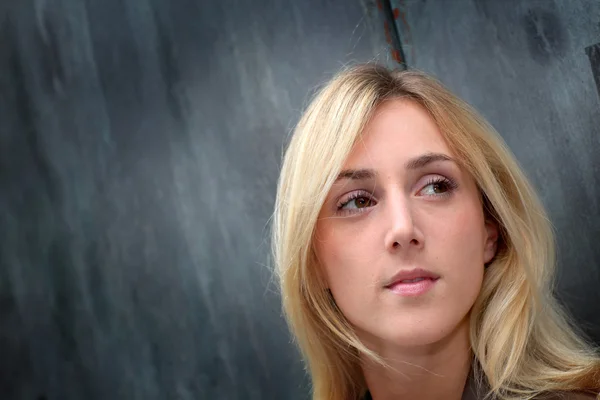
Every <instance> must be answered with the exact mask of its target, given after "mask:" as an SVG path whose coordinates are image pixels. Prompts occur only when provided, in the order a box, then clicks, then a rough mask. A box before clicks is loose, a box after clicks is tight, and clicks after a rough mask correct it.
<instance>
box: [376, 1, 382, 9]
mask: <svg viewBox="0 0 600 400" xmlns="http://www.w3.org/2000/svg"><path fill="white" fill-rule="evenodd" d="M377 8H379V9H380V10H383V4H381V0H377Z"/></svg>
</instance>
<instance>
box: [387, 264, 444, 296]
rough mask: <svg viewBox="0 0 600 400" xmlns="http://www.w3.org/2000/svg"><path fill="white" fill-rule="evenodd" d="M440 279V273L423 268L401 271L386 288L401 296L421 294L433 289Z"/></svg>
mask: <svg viewBox="0 0 600 400" xmlns="http://www.w3.org/2000/svg"><path fill="white" fill-rule="evenodd" d="M439 279H440V276H439V275H437V274H434V273H432V272H430V271H426V270H422V269H414V270H410V271H400V272H399V273H397V274H396V275H394V277H393V278H392V279H391V281H390V283H389V284H388V285H386V286H385V288H386V289H388V290H390V291H392V292H393V293H395V294H398V295H400V296H408V297H412V296H419V295H422V294H425V293H427V292H428V291H429V290H431V289H432V288H433V287H434V286H435V284H436V282H437V281H438V280H439Z"/></svg>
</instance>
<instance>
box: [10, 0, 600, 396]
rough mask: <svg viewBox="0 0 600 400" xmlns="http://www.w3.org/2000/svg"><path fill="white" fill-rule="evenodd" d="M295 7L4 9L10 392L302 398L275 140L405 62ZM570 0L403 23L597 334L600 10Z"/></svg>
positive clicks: (491, 0) (367, 29) (438, 10)
mask: <svg viewBox="0 0 600 400" xmlns="http://www.w3.org/2000/svg"><path fill="white" fill-rule="evenodd" d="M284 3H286V2H278V1H274V0H271V1H267V0H262V1H250V0H246V1H237V2H232V1H227V2H218V1H208V0H206V1H200V0H170V1H158V0H131V1H118V0H102V1H100V0H94V1H92V0H87V1H74V0H62V1H61V0H55V1H50V0H37V1H34V0H19V1H12V2H11V1H4V2H0V398H2V399H19V400H20V399H24V400H25V399H26V400H30V399H33V400H38V399H39V400H42V399H46V400H70V399H91V400H95V399H111V400H113V399H124V400H125V399H126V400H130V399H144V400H145V399H227V400H229V399H304V398H307V383H306V379H305V378H304V373H303V371H302V367H301V364H300V361H299V358H298V355H297V354H296V352H295V350H294V349H293V346H292V345H291V344H290V339H289V336H288V334H287V330H286V328H285V324H284V323H283V320H282V318H281V315H280V314H281V313H280V309H279V301H278V298H277V293H276V288H275V285H274V284H273V283H272V282H271V274H270V272H269V268H268V262H269V261H268V256H267V255H268V245H269V243H268V223H269V217H270V214H271V210H272V205H273V200H274V190H275V180H276V177H277V171H278V168H279V165H280V160H281V154H282V147H283V144H284V143H285V142H286V138H287V136H288V134H289V131H290V130H291V128H292V127H293V125H294V123H295V122H296V120H297V118H298V116H299V114H300V111H301V109H302V108H303V106H304V105H305V104H306V101H307V99H308V96H309V93H312V92H313V91H314V89H315V88H316V87H317V86H318V85H320V84H321V83H323V82H324V81H325V80H326V79H327V78H328V77H330V76H331V74H333V73H334V72H335V71H337V70H338V69H339V68H340V67H341V66H342V65H344V64H346V63H348V62H353V61H367V60H371V59H373V58H376V59H379V60H383V61H385V62H386V63H388V64H389V65H393V64H394V62H393V61H392V60H391V56H390V52H389V48H388V47H387V44H386V38H385V35H384V30H383V22H382V20H381V19H380V16H379V15H378V11H377V9H376V7H375V6H374V5H373V2H372V1H367V0H364V1H359V0H357V1H347V0H344V1H341V0H336V1H321V0H310V1H308V0H303V1H295V2H291V1H290V2H287V3H286V5H283V4H284ZM392 3H393V1H392ZM504 4H505V5H504ZM557 4H558V5H554V2H552V1H537V2H533V1H519V2H517V1H512V0H511V1H509V2H497V1H495V0H487V1H483V0H481V1H479V0H478V1H467V0H465V1H462V0H460V1H459V0H456V1H451V2H450V1H445V0H437V1H424V0H421V1H408V0H406V1H404V2H402V5H401V6H402V7H403V10H404V11H406V14H402V18H405V19H406V23H407V24H408V25H407V26H404V27H401V29H399V32H400V33H401V35H403V38H406V39H407V40H410V43H408V44H407V46H406V50H407V51H406V57H407V60H408V61H409V64H413V65H417V66H418V67H420V68H423V69H426V70H428V71H430V72H433V73H436V74H437V75H438V76H440V78H442V80H443V81H444V82H446V83H447V84H448V85H449V86H451V87H452V88H453V89H455V90H456V91H457V92H459V93H460V94H462V95H463V96H465V97H466V98H467V99H468V100H470V101H471V102H473V103H474V104H475V105H476V106H477V107H478V108H480V109H481V110H482V111H483V113H484V114H485V115H486V116H487V117H489V118H490V120H491V121H492V122H493V123H494V124H495V125H496V126H497V127H498V128H499V130H500V131H501V132H502V134H503V135H504V137H505V138H506V139H507V141H508V142H509V144H510V146H511V147H512V148H513V150H515V152H516V154H517V156H518V158H519V160H520V161H521V162H522V163H523V165H524V167H525V168H526V170H527V171H528V173H529V174H530V176H531V177H532V178H533V180H534V182H535V184H536V186H537V187H538V188H539V189H540V191H541V193H542V196H543V198H544V201H545V202H546V203H547V204H548V206H549V209H550V211H551V214H552V217H553V220H554V222H555V225H556V227H557V231H558V233H559V234H558V243H559V247H560V252H561V254H560V256H561V258H560V260H561V271H562V275H561V281H560V282H561V294H562V295H563V296H564V297H565V298H566V299H567V300H568V301H569V303H570V304H571V305H572V307H574V308H575V310H576V314H577V316H578V317H579V318H580V321H587V322H588V323H589V324H590V326H589V331H590V332H595V335H596V336H595V337H596V338H597V339H598V338H600V331H599V328H598V325H599V324H598V319H597V316H596V315H598V314H600V312H599V311H600V310H598V304H600V301H599V298H598V296H599V294H598V293H599V292H598V291H597V290H596V287H597V286H598V283H599V282H598V280H599V277H598V272H597V267H596V265H597V263H598V262H599V261H600V246H598V245H597V244H596V240H597V239H598V236H599V226H600V221H599V220H598V219H599V217H598V215H599V214H598V211H599V210H598V207H599V203H598V200H597V198H598V195H599V194H600V192H599V189H598V177H597V176H598V172H599V171H598V166H597V165H598V164H597V163H596V160H597V159H598V158H599V153H598V150H599V148H598V146H599V145H598V137H599V136H598V134H599V132H598V127H599V126H600V116H599V113H600V104H599V100H598V94H597V93H596V87H595V85H594V78H593V76H594V75H593V71H596V73H597V71H598V68H599V67H598V65H597V64H596V66H595V67H594V68H596V69H593V68H592V64H591V63H592V61H593V59H594V58H593V57H596V58H595V60H598V57H597V56H595V55H597V54H598V50H597V47H590V46H593V45H594V44H596V43H598V42H600V25H599V24H598V23H599V22H600V21H598V20H597V18H598V15H600V9H599V6H598V5H597V4H598V3H597V2H596V1H594V0H586V1H583V0H582V1H575V2H566V1H564V2H559V3H557ZM404 11H403V12H404ZM594 18H596V19H594ZM409 25H410V26H409ZM585 48H588V49H589V50H588V51H587V53H586V51H585ZM413 61H414V62H413Z"/></svg>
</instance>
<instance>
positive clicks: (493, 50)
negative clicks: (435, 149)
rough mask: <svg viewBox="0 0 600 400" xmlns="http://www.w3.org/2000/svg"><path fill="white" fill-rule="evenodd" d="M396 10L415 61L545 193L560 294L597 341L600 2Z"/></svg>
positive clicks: (519, 0)
mask: <svg viewBox="0 0 600 400" xmlns="http://www.w3.org/2000/svg"><path fill="white" fill-rule="evenodd" d="M392 3H395V6H396V7H398V8H399V11H401V13H400V15H401V16H402V17H403V18H400V19H398V20H397V21H398V24H399V30H400V32H402V35H403V36H402V39H403V42H404V44H405V48H406V51H405V52H406V54H407V59H408V62H409V64H410V65H412V66H413V67H416V68H419V69H422V70H425V71H427V72H430V73H432V74H434V75H436V76H437V77H439V78H440V79H441V80H442V81H443V82H444V83H445V84H447V85H448V86H449V87H450V88H451V89H453V90H454V91H456V92H457V93H458V94H459V95H461V96H463V97H464V98H465V99H466V100H468V101H469V102H470V103H471V104H473V105H474V106H475V107H476V108H477V109H479V110H480V111H481V112H482V113H483V115H485V116H486V117H487V118H488V119H489V120H490V121H491V123H492V124H493V125H494V126H495V127H496V129H497V130H498V131H499V132H500V134H501V135H502V136H503V137H504V138H505V140H506V142H507V143H508V145H509V146H510V148H511V149H512V150H513V151H514V153H515V154H516V156H517V158H518V160H519V162H520V163H521V165H522V166H523V168H524V169H525V171H526V173H527V175H528V176H529V177H530V178H531V180H532V181H533V184H534V185H535V186H536V188H537V189H538V191H539V193H540V194H541V197H542V199H543V201H544V203H545V204H546V206H547V208H548V210H549V213H550V216H551V219H552V222H553V224H554V227H555V231H556V237H557V245H558V253H559V281H558V290H557V292H558V294H559V296H560V297H561V299H562V300H563V301H565V302H566V303H567V305H568V306H569V308H570V309H571V310H572V311H573V314H574V315H575V317H576V318H577V320H578V323H579V324H580V325H581V326H583V327H584V329H585V330H586V331H587V332H588V333H589V334H590V335H591V336H592V337H593V339H594V340H595V341H596V342H598V343H600V291H598V287H599V286H600V245H598V241H599V240H600V200H599V198H600V177H599V176H600V101H599V100H600V99H599V95H600V93H599V91H600V83H598V80H599V79H600V55H599V52H600V50H599V46H600V44H599V43H600V2H599V1H598V0H577V1H553V0H503V1H496V0H476V1H475V0H455V1H442V0H438V1H425V0H395V1H392ZM586 49H587V50H586ZM594 77H596V81H595V80H594ZM597 85H598V86H597Z"/></svg>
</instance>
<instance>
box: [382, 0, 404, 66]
mask: <svg viewBox="0 0 600 400" xmlns="http://www.w3.org/2000/svg"><path fill="white" fill-rule="evenodd" d="M379 5H380V8H381V9H382V11H383V15H384V18H385V36H386V39H387V40H388V42H389V43H390V44H391V46H392V56H393V57H394V60H395V61H396V62H397V63H398V64H400V65H401V66H402V68H403V69H406V67H407V63H406V57H405V54H404V50H403V48H402V40H401V38H400V32H399V30H398V26H397V25H396V22H395V20H396V19H397V18H398V9H397V8H392V5H391V3H390V0H381V2H380V3H379Z"/></svg>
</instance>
